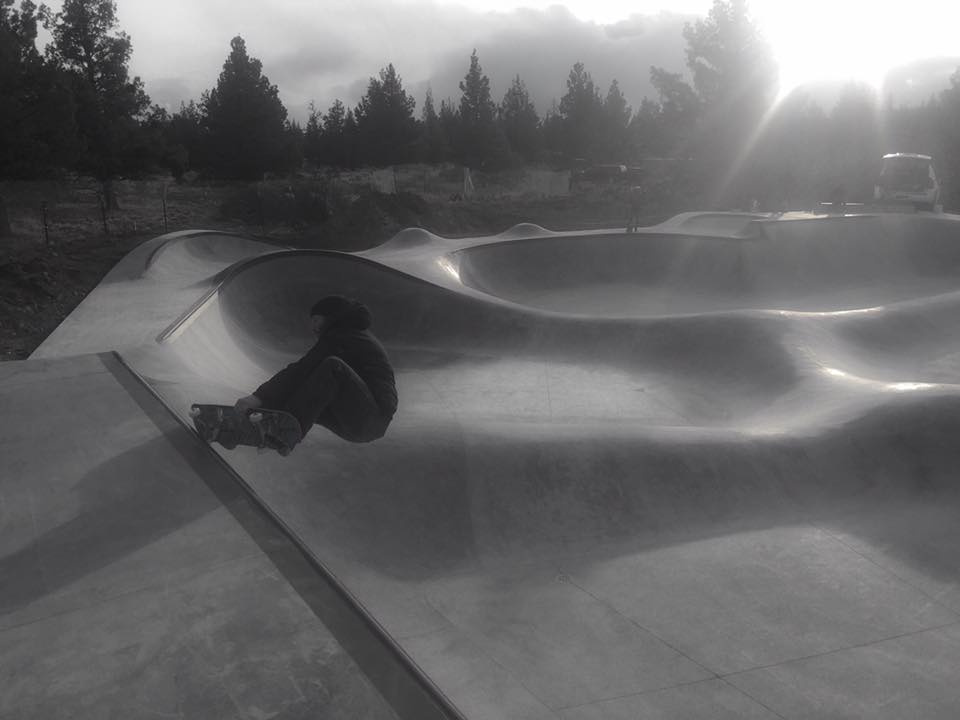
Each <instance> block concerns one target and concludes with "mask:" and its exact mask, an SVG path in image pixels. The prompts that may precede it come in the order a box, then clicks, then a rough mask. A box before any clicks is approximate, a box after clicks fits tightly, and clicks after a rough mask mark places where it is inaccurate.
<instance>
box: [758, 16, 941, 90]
mask: <svg viewBox="0 0 960 720" xmlns="http://www.w3.org/2000/svg"><path fill="white" fill-rule="evenodd" d="M749 7H750V8H751V14H752V15H753V17H754V19H755V21H756V23H757V26H758V28H759V29H760V32H761V33H762V34H763V36H764V38H765V39H766V40H767V41H768V42H769V43H770V45H771V48H772V50H773V55H774V58H775V59H776V62H777V65H778V67H779V70H780V95H781V96H783V95H786V94H787V93H789V92H790V91H791V90H793V89H794V88H796V87H797V86H799V85H803V84H808V83H817V82H833V83H839V82H847V81H851V82H859V83H864V84H867V85H870V86H873V87H875V88H879V87H880V86H881V84H882V82H883V80H884V76H885V75H886V73H887V72H888V71H889V70H890V69H892V68H894V67H897V66H898V65H903V64H906V63H910V62H912V61H915V60H919V59H923V58H930V57H936V56H944V55H956V54H957V52H958V46H957V44H956V39H955V32H956V31H955V30H954V29H952V28H956V23H957V21H958V20H960V9H958V7H960V6H958V4H957V3H954V2H944V1H943V0H917V1H915V2H911V3H897V4H883V3H880V4H878V3H876V2H856V1H845V2H837V1H836V0H807V2H806V3H803V5H802V8H803V9H802V11H800V10H798V8H799V7H801V6H800V5H797V4H794V3H782V2H769V1H768V2H761V1H760V0H756V1H755V2H753V3H751V4H750V5H749Z"/></svg>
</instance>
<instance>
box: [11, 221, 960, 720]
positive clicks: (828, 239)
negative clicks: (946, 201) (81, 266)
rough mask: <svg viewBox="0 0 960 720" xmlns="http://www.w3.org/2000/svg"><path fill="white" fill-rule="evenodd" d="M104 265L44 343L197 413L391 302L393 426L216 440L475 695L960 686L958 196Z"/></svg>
mask: <svg viewBox="0 0 960 720" xmlns="http://www.w3.org/2000/svg"><path fill="white" fill-rule="evenodd" d="M108 281H109V282H105V284H104V285H103V286H101V287H100V288H98V289H97V290H96V291H94V292H93V293H92V294H91V296H90V297H89V298H88V299H87V300H86V301H85V302H84V304H83V305H81V306H80V308H78V310H77V311H76V312H75V313H74V314H73V315H72V316H71V317H70V318H68V320H67V321H66V322H65V323H64V324H63V325H62V326H61V327H60V328H58V330H57V331H56V332H55V333H54V334H53V335H51V337H50V338H49V339H48V341H47V342H45V343H44V344H43V345H42V346H41V347H40V348H39V349H38V351H37V352H36V353H35V354H34V358H33V359H31V360H30V361H28V362H27V363H25V366H27V367H37V368H40V369H38V370H37V372H44V370H43V368H44V367H45V366H44V365H42V363H50V362H55V360H54V359H56V358H65V360H64V362H76V361H75V360H71V359H70V358H72V357H74V356H77V355H78V354H82V353H98V352H104V351H106V350H116V351H118V353H119V354H120V356H121V357H122V358H123V361H124V362H125V363H127V364H129V365H130V367H132V368H133V369H134V370H135V371H136V372H137V373H139V375H140V376H141V377H142V378H143V379H144V380H145V382H147V383H148V384H149V386H150V387H151V388H152V389H153V390H154V391H155V392H156V393H157V394H158V395H159V396H160V397H161V398H162V400H163V402H164V403H166V404H167V405H168V406H169V407H170V408H171V409H172V410H173V411H174V412H175V413H177V414H178V415H179V416H180V418H181V420H182V421H183V422H184V424H186V413H187V409H188V408H189V405H190V403H191V402H198V401H199V402H230V401H232V400H233V399H235V398H236V397H238V396H240V395H241V394H246V393H248V392H250V391H251V390H252V389H253V388H254V387H256V386H257V385H258V384H259V383H260V382H262V380H263V379H264V378H265V377H267V376H269V375H270V374H272V373H273V372H275V371H276V370H277V369H279V368H280V367H282V366H283V365H284V363H286V362H289V361H291V360H292V359H294V358H296V357H297V356H298V355H299V354H300V353H301V352H303V351H304V350H305V349H306V348H307V347H309V344H310V340H311V338H310V335H309V326H308V324H307V318H306V317H305V314H306V311H307V309H308V308H309V307H310V305H311V304H312V303H313V301H315V300H316V299H317V298H318V297H319V296H322V295H324V294H328V293H344V294H350V295H355V296H357V297H359V298H361V299H362V300H363V301H364V302H366V303H367V304H368V305H369V306H370V308H371V309H372V311H373V314H374V318H375V324H374V329H375V331H376V332H377V334H378V335H379V336H380V337H381V339H383V340H384V342H385V344H386V346H387V348H388V351H389V352H390V354H391V357H392V358H393V360H394V362H395V365H396V368H397V377H398V390H399V395H400V411H399V413H398V415H397V417H396V419H395V421H394V424H393V425H392V426H391V428H390V431H389V432H388V434H387V436H386V437H384V438H383V439H382V440H379V441H377V442H375V443H373V444H369V445H351V444H348V443H345V442H343V441H341V440H339V439H338V438H336V437H333V436H331V435H329V434H326V433H324V432H323V431H322V430H320V429H315V430H314V431H313V432H311V434H310V435H309V436H308V437H307V438H306V440H305V442H304V443H303V444H302V445H301V446H300V447H298V449H297V450H296V452H295V453H294V454H293V455H291V456H289V457H288V458H280V457H279V456H276V455H274V454H270V453H257V452H256V451H255V450H252V449H248V448H240V449H238V450H235V451H225V450H215V451H216V452H218V453H219V454H220V456H221V457H222V458H223V460H225V461H226V462H227V463H229V465H230V466H231V467H232V468H233V470H234V471H235V472H236V473H237V474H238V475H239V476H240V477H242V478H243V479H244V480H245V481H246V482H247V483H248V484H249V485H250V487H251V488H252V489H253V492H254V493H255V494H256V496H257V498H258V499H259V501H260V502H262V503H263V505H264V506H265V507H267V508H269V509H270V510H271V512H274V513H276V514H277V515H278V516H279V517H280V518H282V521H283V523H284V524H285V525H286V526H287V527H289V528H290V529H291V531H292V532H293V533H294V534H295V536H296V537H297V538H298V539H299V540H300V541H302V542H303V543H304V544H305V545H306V546H307V547H309V548H310V550H311V551H312V552H313V553H314V555H315V556H316V557H317V558H318V559H319V560H320V561H322V563H323V564H324V565H325V566H326V567H327V568H328V569H329V570H330V571H331V572H332V573H333V574H334V575H335V576H336V577H337V578H338V579H339V581H340V582H342V583H343V584H344V586H345V587H346V588H348V589H349V591H350V593H351V594H352V596H353V597H354V598H355V599H356V600H357V602H358V603H359V604H360V605H361V606H362V608H363V609H364V610H365V611H366V612H368V613H370V614H371V615H372V616H373V617H375V618H376V621H377V623H378V624H379V626H380V627H382V628H383V630H384V631H385V632H386V633H388V634H389V636H390V637H391V638H392V639H393V640H394V641H395V642H396V643H397V644H398V645H399V647H400V648H401V649H402V651H403V653H404V654H405V656H406V657H407V658H409V659H410V660H411V661H412V662H413V663H414V664H415V665H416V667H417V668H419V669H420V670H422V671H423V672H424V673H426V675H428V676H429V677H430V679H431V680H432V682H433V683H435V685H436V686H437V688H439V691H440V692H441V693H442V695H443V696H445V697H446V698H448V699H449V700H450V701H452V703H453V704H454V705H455V706H456V707H457V708H458V710H459V712H460V713H461V714H462V715H464V716H465V717H468V718H563V719H564V720H574V719H577V720H579V719H587V718H627V717H630V718H634V717H644V718H646V717H651V718H684V719H690V718H694V719H699V718H703V719H704V720H706V719H707V718H724V717H730V718H733V717H746V718H824V717H826V718H833V717H836V718H853V717H882V718H887V717H889V718H896V717H918V718H947V717H956V715H957V709H958V708H960V686H958V685H957V684H956V683H955V682H953V681H952V679H953V678H955V677H957V676H958V675H960V631H958V628H960V625H958V621H960V531H958V530H957V528H958V527H960V523H958V522H957V520H958V516H960V502H958V500H960V488H958V482H957V479H958V468H960V464H958V461H960V443H958V442H957V437H958V436H960V435H958V433H960V390H958V387H960V386H958V380H960V218H958V217H956V216H952V215H934V214H922V213H921V214H915V215H860V216H808V215H801V214H792V215H787V216H765V215H758V214H734V213H686V214H684V215H681V216H677V217H676V218H673V219H671V220H670V221H668V222H666V223H664V224H663V225H660V226H656V227H652V228H645V229H642V230H641V232H638V233H632V234H624V233H623V232H621V231H613V230H611V231H596V232H591V233H555V232H551V231H549V230H546V229H543V228H539V227H537V226H533V225H529V224H526V225H521V226H517V227H515V228H512V229H511V230H509V231H507V232H504V233H502V234H500V235H497V236H491V237H480V238H462V239H448V238H441V237H437V236H435V235H432V234H431V233H429V232H427V231H424V230H420V229H410V230H406V231H404V232H402V233H400V234H398V235H397V236H396V237H394V238H393V239H392V240H390V241H388V242H387V243H385V244H384V245H382V246H380V247H378V248H375V249H373V250H370V251H366V252H363V253H356V254H343V253H335V252H327V251H305V250H292V251H291V250H277V249H274V248H270V247H267V246H263V245H260V244H255V243H253V242H251V241H249V240H244V239H241V238H236V239H234V240H233V241H231V239H230V238H229V237H226V236H215V237H214V236H210V235H209V234H202V233H200V234H190V233H185V234H180V235H177V236H175V237H165V238H159V239H158V240H156V241H154V243H153V244H152V245H151V246H150V247H147V248H144V249H143V251H142V252H135V253H133V254H131V256H129V257H128V258H127V259H125V260H124V261H123V262H122V263H121V264H120V265H119V266H118V268H117V269H116V270H115V272H114V273H113V274H112V277H110V278H108ZM118 304H119V305H121V306H122V307H116V308H115V309H114V306H115V305H118ZM36 363H41V364H40V365H35V364H36ZM3 382H4V383H5V382H7V381H3ZM77 382H79V383H81V384H83V383H85V382H86V380H82V379H81V380H78V381H77ZM0 387H5V385H2V384H0ZM118 432H122V431H118ZM19 442H21V443H23V442H25V439H23V440H21V441H19ZM19 452H21V453H22V454H23V456H24V457H26V456H28V449H22V450H20V451H19ZM79 452H81V451H80V450H79V449H77V448H76V447H74V448H73V449H72V450H65V451H58V453H57V457H59V458H61V460H59V461H58V462H62V463H69V462H71V460H70V457H71V454H72V453H79ZM104 452H109V451H108V450H105V451H104ZM161 456H162V453H158V455H157V458H158V459H157V460H155V462H156V463H157V464H159V465H163V464H164V463H165V462H167V461H166V460H164V459H163V457H165V456H163V457H161ZM169 462H174V461H173V460H172V459H171V460H170V461H169ZM44 472H47V471H44ZM51 502H54V501H53V500H51ZM116 532H117V533H118V534H122V533H123V532H126V530H124V529H123V528H122V527H117V530H116ZM201 550H202V549H201V548H197V549H196V552H197V553H200V552H201ZM190 552H191V551H190V550H189V549H185V550H184V551H183V555H184V557H185V558H186V557H187V556H188V555H190ZM29 567H31V563H30V562H26V561H22V562H20V563H19V564H18V565H17V568H18V570H17V572H23V573H28V572H30V571H29V570H28V568H29ZM44 602H48V599H47V597H46V595H43V597H40V596H39V594H38V597H36V598H34V599H32V601H31V603H29V604H28V606H32V605H33V604H35V603H44ZM28 609H29V608H28ZM331 629H333V630H336V628H331ZM121 682H122V681H121ZM358 682H359V681H358Z"/></svg>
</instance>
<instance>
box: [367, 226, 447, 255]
mask: <svg viewBox="0 0 960 720" xmlns="http://www.w3.org/2000/svg"><path fill="white" fill-rule="evenodd" d="M442 241H443V238H442V237H440V236H439V235H434V234H433V233H432V232H430V231H429V230H424V229H423V228H406V229H404V230H401V231H400V232H398V233H397V234H396V235H394V236H393V237H392V238H390V239H389V240H387V241H386V242H385V243H383V244H382V245H378V246H377V247H376V248H374V250H378V251H383V250H405V249H407V248H412V247H420V246H423V245H433V244H435V243H438V242H442ZM368 252H369V251H368ZM358 254H361V255H362V254H363V253H358Z"/></svg>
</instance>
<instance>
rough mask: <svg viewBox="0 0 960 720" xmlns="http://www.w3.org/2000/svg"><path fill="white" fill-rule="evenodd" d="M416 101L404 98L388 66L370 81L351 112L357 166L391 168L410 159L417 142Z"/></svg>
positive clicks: (401, 88) (396, 79)
mask: <svg viewBox="0 0 960 720" xmlns="http://www.w3.org/2000/svg"><path fill="white" fill-rule="evenodd" d="M416 104H417V103H416V101H415V100H414V99H413V98H412V97H410V96H409V95H407V93H406V91H405V90H404V89H403V83H402V80H401V78H400V76H399V75H397V71H396V70H395V69H394V67H393V64H392V63H391V64H390V65H388V66H387V67H385V68H384V69H382V70H381V71H380V76H379V79H378V78H370V83H369V85H368V86H367V92H366V94H365V95H364V96H363V97H362V98H361V99H360V103H359V104H358V105H357V108H356V110H355V112H354V118H355V120H356V125H357V141H358V143H359V145H358V146H357V149H358V150H359V151H360V153H361V155H360V160H361V162H364V163H367V164H371V165H394V164H397V163H402V162H407V161H409V160H410V159H412V157H413V155H414V151H415V143H416V140H417V135H418V132H417V122H416V120H415V119H414V117H413V110H414V108H415V107H416Z"/></svg>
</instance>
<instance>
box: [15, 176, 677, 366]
mask: <svg viewBox="0 0 960 720" xmlns="http://www.w3.org/2000/svg"><path fill="white" fill-rule="evenodd" d="M452 187H453V189H454V190H456V185H455V184H454V185H452ZM424 188H426V183H424ZM116 189H117V196H118V200H119V206H120V207H119V209H115V210H113V211H111V212H104V211H103V210H102V208H101V203H100V197H101V196H100V193H99V192H98V186H97V184H96V183H95V182H93V181H90V180H83V179H74V180H71V181H64V182H57V183H54V182H48V183H42V182H33V183H28V182H22V183H12V182H6V183H0V198H2V199H3V203H4V206H5V207H6V213H7V217H8V219H9V225H10V230H11V233H12V234H8V235H4V234H3V232H4V228H3V227H0V360H18V359H24V358H26V357H28V356H29V355H30V353H32V352H33V350H34V349H36V347H37V346H38V345H40V343H41V342H43V340H44V339H45V338H46V337H47V336H48V335H49V334H50V333H51V332H52V331H53V330H54V329H55V328H56V327H57V325H59V324H60V322H61V321H62V320H63V319H64V318H66V316H67V315H69V314H70V312H71V311H72V310H73V309H74V308H75V307H76V306H77V305H78V304H79V303H80V302H81V301H82V300H83V298H84V297H85V296H86V295H87V293H89V292H90V291H91V290H92V289H93V288H94V287H96V285H97V284H98V283H99V282H100V280H101V279H102V278H103V276H104V275H105V274H106V273H107V272H108V271H109V270H110V268H112V267H113V266H114V265H115V264H116V263H117V262H118V261H119V260H120V259H121V258H123V257H124V255H126V254H127V253H128V252H129V251H130V250H132V249H133V248H135V247H136V246H137V245H138V244H140V243H142V242H144V241H146V240H149V239H151V238H154V237H157V236H158V235H161V234H163V233H164V232H168V231H169V232H172V231H175V230H186V229H206V230H229V231H233V232H238V233H241V234H243V235H246V236H249V237H254V238H264V239H270V240H273V241H276V242H281V243H284V244H287V245H292V246H294V247H311V248H325V249H333V250H345V251H355V250H361V249H365V248H369V247H374V246H376V245H379V244H381V243H383V242H385V241H386V240H388V239H390V238H391V237H392V236H393V235H394V234H396V233H397V232H399V231H400V230H402V229H404V228H406V227H417V226H419V227H423V228H426V229H427V230H430V231H431V232H434V233H436V234H438V235H442V236H446V237H456V236H469V235H478V234H489V233H497V232H501V231H503V230H506V229H507V228H509V227H511V226H513V225H515V224H517V223H520V222H531V223H536V224H538V225H541V226H543V227H546V228H548V229H551V230H575V229H590V228H598V227H613V226H616V225H620V224H622V223H623V222H624V217H625V213H626V206H625V202H624V198H623V197H622V193H621V192H620V191H619V190H618V189H617V188H609V187H607V188H587V189H580V190H579V191H577V192H576V193H574V194H571V195H562V196H554V197H545V196H536V195H532V194H527V195H523V194H517V193H513V194H511V193H498V192H488V193H486V194H485V195H482V196H479V197H474V198H471V199H466V200H465V199H462V198H461V197H460V196H459V194H458V193H457V192H448V190H449V189H450V188H446V187H433V188H431V191H430V192H426V193H416V192H403V191H401V192H399V193H391V194H387V193H383V192H379V191H377V190H375V189H373V188H372V187H370V186H367V185H364V184H363V183H362V182H354V183H350V182H345V181H343V180H340V179H338V180H337V181H335V182H331V181H329V180H327V179H323V178H321V179H319V180H317V179H309V180H297V181H289V180H282V181H272V182H268V183H257V184H255V185H237V184H209V183H206V184H193V185H189V184H180V185H178V184H174V183H173V182H172V181H165V180H151V181H126V182H121V183H118V184H117V187H116ZM646 214H647V218H646V219H647V220H648V222H646V223H645V224H652V223H654V222H658V221H660V220H662V219H664V217H666V216H667V215H669V214H670V213H664V212H663V211H662V210H661V209H660V208H652V207H651V208H648V212H647V213H646ZM0 217H2V215H0ZM0 224H2V223H0Z"/></svg>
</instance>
